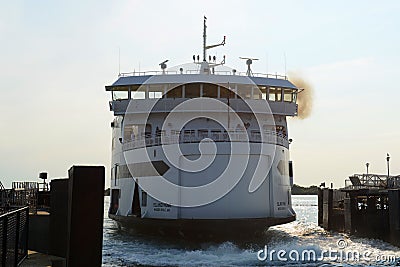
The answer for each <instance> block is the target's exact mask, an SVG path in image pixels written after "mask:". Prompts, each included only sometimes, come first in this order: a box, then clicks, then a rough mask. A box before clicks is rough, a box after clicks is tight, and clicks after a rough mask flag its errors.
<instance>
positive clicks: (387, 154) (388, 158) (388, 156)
mask: <svg viewBox="0 0 400 267" xmlns="http://www.w3.org/2000/svg"><path fill="white" fill-rule="evenodd" d="M389 160H390V155H389V153H386V161H387V169H388V174H387V178H388V179H389V175H390V169H389Z"/></svg>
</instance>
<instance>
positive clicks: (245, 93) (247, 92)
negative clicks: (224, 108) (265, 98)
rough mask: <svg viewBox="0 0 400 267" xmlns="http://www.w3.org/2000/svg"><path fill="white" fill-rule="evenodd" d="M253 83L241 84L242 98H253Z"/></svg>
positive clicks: (240, 92)
mask: <svg viewBox="0 0 400 267" xmlns="http://www.w3.org/2000/svg"><path fill="white" fill-rule="evenodd" d="M252 87H253V86H252V85H240V86H238V95H239V96H240V97H241V98H242V99H251V91H252Z"/></svg>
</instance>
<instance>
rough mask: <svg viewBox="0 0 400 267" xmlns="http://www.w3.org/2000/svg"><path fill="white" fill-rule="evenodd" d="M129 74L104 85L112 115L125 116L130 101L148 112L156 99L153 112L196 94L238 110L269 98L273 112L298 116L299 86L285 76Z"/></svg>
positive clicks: (163, 110)
mask: <svg viewBox="0 0 400 267" xmlns="http://www.w3.org/2000/svg"><path fill="white" fill-rule="evenodd" d="M131 74H132V76H129V75H128V74H123V75H120V77H119V78H118V79H117V81H115V82H114V83H113V84H112V85H109V86H106V90H107V91H110V92H112V101H111V102H110V109H111V110H112V111H114V115H124V114H125V113H126V111H127V107H128V105H129V103H130V101H131V100H132V101H135V111H134V112H136V113H141V112H148V111H149V110H150V109H152V107H154V103H156V102H157V103H159V104H158V105H157V108H156V109H154V108H153V109H152V112H168V111H170V110H171V109H173V108H174V107H175V106H176V105H178V104H180V103H182V101H184V99H190V98H198V97H209V98H217V99H220V100H221V101H222V102H228V104H229V103H230V105H231V106H232V107H235V110H236V111H237V112H248V111H249V109H248V108H246V104H245V103H244V102H252V105H253V106H257V102H258V103H259V104H262V103H265V101H268V104H269V106H270V108H271V112H272V113H273V114H279V115H285V116H296V115H297V105H296V100H297V93H298V88H297V87H296V86H295V85H293V84H292V83H291V82H290V81H289V80H287V78H286V77H285V76H279V75H266V74H263V75H258V74H253V75H254V76H245V75H239V74H242V73H239V74H237V73H236V72H232V73H231V74H230V75H229V74H226V72H224V73H221V72H218V73H214V74H191V73H189V74H184V73H183V71H182V73H181V74H176V73H174V72H172V73H169V72H166V71H164V72H163V73H161V74H158V73H157V74H155V75H149V74H148V73H145V72H141V73H131ZM133 74H135V75H133ZM255 75H258V76H255ZM242 100H245V101H242ZM262 100H263V101H262ZM130 112H132V110H130Z"/></svg>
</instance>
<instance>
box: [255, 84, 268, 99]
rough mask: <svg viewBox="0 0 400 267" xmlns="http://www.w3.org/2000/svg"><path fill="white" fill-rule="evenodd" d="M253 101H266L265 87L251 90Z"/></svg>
mask: <svg viewBox="0 0 400 267" xmlns="http://www.w3.org/2000/svg"><path fill="white" fill-rule="evenodd" d="M253 99H267V87H266V86H256V87H254V88H253Z"/></svg>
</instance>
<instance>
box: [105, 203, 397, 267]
mask: <svg viewBox="0 0 400 267" xmlns="http://www.w3.org/2000/svg"><path fill="white" fill-rule="evenodd" d="M292 200H293V201H292V202H293V208H294V210H295V211H296V213H297V220H296V221H294V222H291V223H288V224H284V225H279V226H274V227H271V228H270V229H269V230H268V231H266V232H265V234H264V235H262V236H260V237H258V238H256V240H254V241H252V242H245V243H242V242H239V241H235V240H232V241H229V240H227V241H224V242H207V243H198V242H197V243H196V242H193V241H185V240H171V239H165V238H162V237H160V238H157V237H148V236H143V235H138V234H136V235H132V234H128V233H126V232H124V231H122V230H119V229H118V227H117V225H116V223H115V222H114V221H112V220H110V219H108V218H107V215H106V212H105V218H104V240H103V266H400V248H398V247H395V246H392V245H390V244H389V243H386V242H383V241H381V240H376V239H368V238H359V237H353V236H347V235H345V234H340V233H330V232H327V231H325V230H324V229H322V228H321V227H319V226H318V225H317V216H318V205H317V196H293V199H292ZM108 204H109V198H108V197H106V201H105V211H107V208H108ZM280 250H281V252H280V254H279V255H278V251H280ZM265 251H266V252H267V253H265ZM314 255H315V258H314V257H313V256H314ZM321 255H323V256H321Z"/></svg>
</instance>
